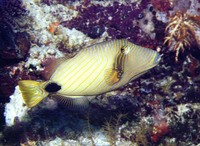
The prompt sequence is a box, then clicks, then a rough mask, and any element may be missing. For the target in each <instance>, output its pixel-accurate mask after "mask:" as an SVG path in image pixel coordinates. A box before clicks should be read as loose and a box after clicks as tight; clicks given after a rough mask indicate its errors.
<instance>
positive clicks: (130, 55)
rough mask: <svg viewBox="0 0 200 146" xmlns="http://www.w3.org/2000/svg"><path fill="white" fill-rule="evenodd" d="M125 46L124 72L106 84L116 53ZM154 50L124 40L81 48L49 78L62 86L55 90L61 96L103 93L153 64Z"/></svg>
mask: <svg viewBox="0 0 200 146" xmlns="http://www.w3.org/2000/svg"><path fill="white" fill-rule="evenodd" d="M124 46H126V51H127V52H126V53H127V57H126V58H125V64H124V74H123V76H122V78H121V80H120V81H119V82H117V83H115V84H111V85H110V84H108V81H107V80H109V79H108V77H109V76H108V74H109V72H111V70H112V69H113V64H114V63H115V61H116V56H117V55H118V54H119V53H121V48H123V47H124ZM158 56H159V55H158V53H157V52H156V51H153V50H150V49H146V48H143V47H140V46H137V45H134V44H132V43H130V42H128V41H127V40H114V41H110V42H106V43H100V44H96V45H93V46H91V47H89V48H86V49H83V50H81V51H80V52H79V53H78V54H77V55H76V56H75V57H73V58H71V59H69V60H66V61H65V62H63V63H62V64H61V65H60V66H58V68H57V69H56V71H55V72H54V74H53V75H52V77H51V78H50V82H56V83H57V84H58V85H60V86H61V90H59V91H58V92H57V93H58V94H60V95H64V96H87V95H98V94H101V93H105V92H108V91H111V90H114V89H117V88H118V87H120V86H123V85H125V84H126V83H127V82H128V81H130V80H131V79H132V78H133V77H134V76H135V75H137V74H139V73H141V72H143V71H146V70H148V69H150V68H152V67H153V66H155V65H156V64H157V63H158V61H155V59H158Z"/></svg>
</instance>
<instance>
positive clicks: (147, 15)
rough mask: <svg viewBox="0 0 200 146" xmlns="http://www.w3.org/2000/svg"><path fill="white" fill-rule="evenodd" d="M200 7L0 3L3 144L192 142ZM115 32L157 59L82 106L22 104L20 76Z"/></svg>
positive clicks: (133, 0)
mask: <svg viewBox="0 0 200 146" xmlns="http://www.w3.org/2000/svg"><path fill="white" fill-rule="evenodd" d="M199 10H200V1H199V0H109V1H107V0H66V1H65V0H12V1H11V0H1V1H0V12H1V16H0V20H1V21H0V62H1V63H0V113H1V114H0V115H1V116H0V123H1V126H0V145H5V146H6V145H8V146H10V145H13V146H14V145H16V146H18V145H21V146H36V145H37V146H46V145H50V146H51V145H52V146H55V145H56V146H63V145H64V146H72V145H73V146H74V145H77V146H78V145H83V146H90V145H91V146H110V145H112V146H115V145H116V146H122V145H123V146H130V145H138V146H139V145H144V146H146V145H153V146H154V145H159V146H163V145H170V146H171V145H174V146H176V145H191V146H195V145H199V144H200V133H199V131H200V57H199V54H200V41H199V40H200V11H199ZM121 38H125V39H127V40H129V41H131V42H132V43H135V44H137V45H140V46H143V47H148V48H150V49H153V50H157V51H159V52H160V54H162V59H161V61H160V63H159V65H158V66H156V67H155V68H153V69H151V70H150V71H149V72H148V73H146V74H144V75H143V76H141V77H140V78H138V79H136V80H134V81H132V82H130V83H128V84H127V85H125V86H124V87H122V88H120V89H118V90H116V91H112V92H109V93H105V94H102V95H98V96H96V98H95V99H93V100H91V102H90V106H89V107H88V109H83V110H77V109H73V108H70V107H66V106H63V105H62V104H59V103H57V102H56V101H54V100H52V99H51V98H47V99H45V100H44V101H43V102H42V103H41V104H39V105H38V106H36V107H35V108H32V109H30V108H27V107H26V106H25V104H24V102H23V99H22V97H21V93H20V91H19V87H18V85H17V82H18V81H19V80H21V79H33V80H44V77H43V71H44V70H45V67H46V64H47V63H48V61H49V60H51V59H54V58H59V57H62V56H65V55H73V54H75V53H77V52H78V51H79V50H81V49H82V48H84V47H86V46H90V45H92V44H95V43H98V42H102V41H107V40H112V39H121Z"/></svg>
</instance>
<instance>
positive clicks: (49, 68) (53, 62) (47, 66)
mask: <svg viewBox="0 0 200 146" xmlns="http://www.w3.org/2000/svg"><path fill="white" fill-rule="evenodd" d="M68 59H70V57H69V56H65V57H61V58H57V59H52V58H48V59H46V61H44V62H45V63H44V64H43V65H44V70H43V71H42V76H43V77H44V78H45V79H46V80H49V79H50V77H51V76H52V74H53V73H54V72H55V70H56V69H57V67H58V66H59V65H60V64H62V63H63V62H65V61H67V60H68Z"/></svg>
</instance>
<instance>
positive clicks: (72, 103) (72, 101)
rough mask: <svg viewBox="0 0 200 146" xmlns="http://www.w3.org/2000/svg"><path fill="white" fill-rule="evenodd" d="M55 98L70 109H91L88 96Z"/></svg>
mask: <svg viewBox="0 0 200 146" xmlns="http://www.w3.org/2000/svg"><path fill="white" fill-rule="evenodd" d="M53 97H54V99H56V100H57V101H58V102H60V103H61V104H63V105H65V106H67V107H68V108H70V109H76V110H77V109H78V110H82V109H86V108H88V107H89V99H88V98H87V97H86V96H72V97H65V96H62V95H54V96H53Z"/></svg>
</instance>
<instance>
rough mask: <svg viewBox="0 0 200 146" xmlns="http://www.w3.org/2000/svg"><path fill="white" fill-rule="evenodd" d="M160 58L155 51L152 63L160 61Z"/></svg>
mask: <svg viewBox="0 0 200 146" xmlns="http://www.w3.org/2000/svg"><path fill="white" fill-rule="evenodd" d="M160 59H161V55H160V54H159V53H158V52H156V55H155V57H154V60H153V62H154V64H158V63H159V62H160Z"/></svg>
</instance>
